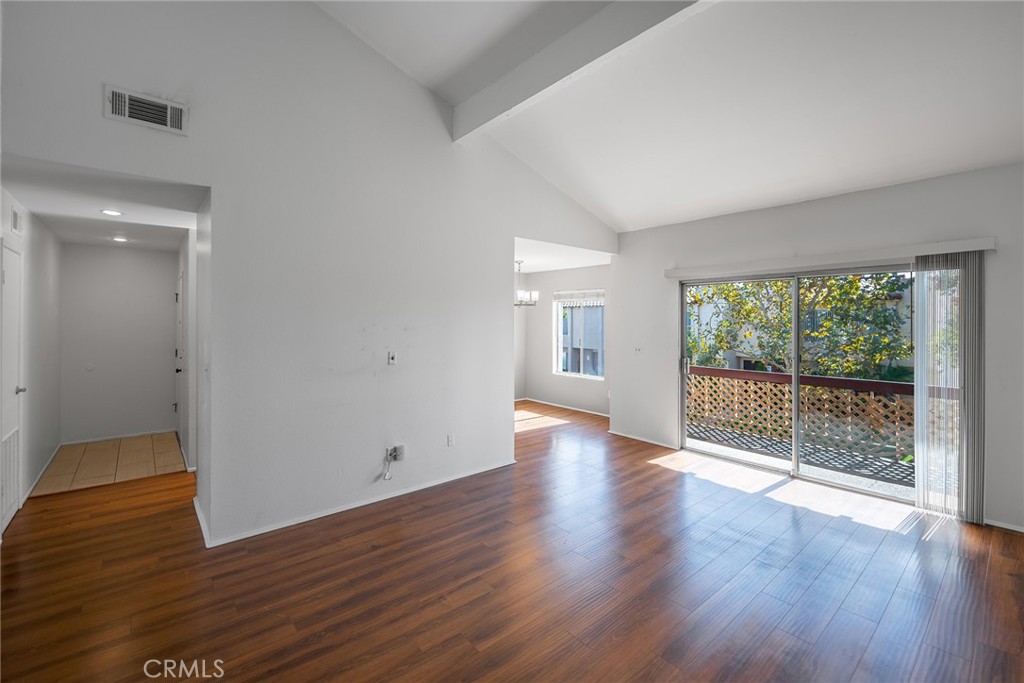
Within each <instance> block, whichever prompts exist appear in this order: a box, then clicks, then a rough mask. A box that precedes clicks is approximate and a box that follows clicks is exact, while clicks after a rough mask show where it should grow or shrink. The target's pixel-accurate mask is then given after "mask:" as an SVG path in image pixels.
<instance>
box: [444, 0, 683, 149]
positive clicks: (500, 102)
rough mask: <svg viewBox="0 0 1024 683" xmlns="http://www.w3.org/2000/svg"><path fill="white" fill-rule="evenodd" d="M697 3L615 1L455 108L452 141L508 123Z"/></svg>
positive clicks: (657, 0)
mask: <svg viewBox="0 0 1024 683" xmlns="http://www.w3.org/2000/svg"><path fill="white" fill-rule="evenodd" d="M694 4H696V1H695V0H688V1H682V2H678V1H669V2H665V1H661V0H655V1H649V0H648V1H634V2H622V1H620V2H612V3H610V4H609V5H608V6H607V7H605V8H604V9H602V10H601V11H600V12H598V13H597V14H595V15H594V16H592V17H591V18H589V19H588V20H586V21H585V22H583V23H582V24H580V25H579V26H577V27H576V28H574V29H573V30H571V31H569V32H568V33H567V34H565V35H564V36H562V37H561V38H559V39H558V40H556V41H555V42H553V43H551V44H550V45H548V46H547V47H545V48H544V49H543V50H541V51H540V52H538V53H537V54H535V55H533V56H532V57H530V58H529V59H528V60H526V61H525V62H523V63H522V64H519V65H518V66H516V67H515V68H514V69H512V70H511V71H509V72H508V73H506V74H505V75H504V76H502V77H501V78H499V79H498V80H496V81H494V82H493V83H491V84H490V85H488V86H487V87H486V88H484V89H483V90H481V91H480V92H478V93H476V94H475V95H473V96H472V97H470V98H468V99H467V100H465V101H463V102H460V103H459V104H457V105H455V112H454V121H453V125H452V139H453V140H460V139H462V138H465V137H466V136H467V135H470V134H471V133H474V132H476V131H479V130H482V129H484V128H485V127H486V126H487V125H488V124H490V123H492V122H494V121H497V120H499V119H502V118H508V117H510V116H512V115H514V114H515V113H516V112H518V111H521V110H522V109H524V108H525V107H527V106H529V105H530V104H531V103H532V102H535V101H537V99H538V98H539V97H541V95H542V94H545V93H547V92H550V91H551V90H553V89H554V88H555V87H556V86H559V85H561V84H564V83H567V82H569V81H571V80H573V79H574V78H577V77H579V76H580V75H581V73H582V72H583V71H584V70H585V69H587V68H591V67H593V66H595V65H597V64H599V63H600V62H602V61H604V60H605V59H609V58H610V57H611V56H612V54H613V53H614V52H615V51H617V50H620V49H623V48H624V47H625V46H626V44H627V43H629V42H631V41H634V40H635V39H637V38H638V37H639V36H641V35H643V34H647V33H648V32H649V31H650V30H651V29H652V28H654V27H655V26H658V25H660V24H663V23H665V22H666V20H668V19H670V18H671V17H673V16H676V15H678V14H679V13H680V12H682V11H683V10H684V9H686V8H687V7H690V6H691V5H694Z"/></svg>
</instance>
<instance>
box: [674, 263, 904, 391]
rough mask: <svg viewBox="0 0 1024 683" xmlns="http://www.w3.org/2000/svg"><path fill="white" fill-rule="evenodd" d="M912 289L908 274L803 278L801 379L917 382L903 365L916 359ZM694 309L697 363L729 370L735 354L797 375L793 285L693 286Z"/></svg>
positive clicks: (691, 338) (691, 321) (692, 340)
mask: <svg viewBox="0 0 1024 683" xmlns="http://www.w3.org/2000/svg"><path fill="white" fill-rule="evenodd" d="M910 283H911V280H910V277H909V276H908V275H906V274H901V273H869V274H862V275H834V276H822V277H813V278H800V328H801V344H800V349H801V353H800V356H801V367H800V372H801V374H811V375H828V376H833V377H858V378H870V379H883V378H884V379H893V380H897V381H909V379H910V378H911V377H912V370H910V368H907V367H904V366H903V365H900V364H899V363H900V361H904V360H907V359H909V358H911V356H912V354H913V347H912V345H911V341H910V340H909V339H908V337H907V334H906V332H905V331H904V326H905V324H906V323H907V321H908V318H909V315H910V314H909V306H907V305H905V304H903V302H904V299H905V298H906V297H908V296H909V295H910ZM907 303H909V302H907ZM901 304H903V305H901ZM687 307H688V308H687V310H688V311H689V316H688V335H687V341H688V353H689V357H690V359H691V362H693V363H695V364H698V365H714V366H719V367H722V366H725V365H726V352H727V351H730V350H731V351H735V352H737V353H738V354H742V355H743V356H746V357H748V358H751V359H754V360H755V361H756V362H759V363H761V364H763V365H765V366H766V367H770V368H772V369H773V370H778V371H783V372H789V371H791V370H792V367H793V359H792V353H791V343H790V336H791V328H792V325H791V321H792V299H791V289H790V281H789V280H763V281H752V282H726V283H719V284H713V285H699V286H691V287H688V288H687ZM908 375H909V376H908Z"/></svg>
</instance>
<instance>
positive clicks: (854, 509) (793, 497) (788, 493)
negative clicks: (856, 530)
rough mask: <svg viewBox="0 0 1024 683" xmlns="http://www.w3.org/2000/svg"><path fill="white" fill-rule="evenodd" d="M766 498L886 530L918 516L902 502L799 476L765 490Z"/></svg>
mask: <svg viewBox="0 0 1024 683" xmlns="http://www.w3.org/2000/svg"><path fill="white" fill-rule="evenodd" d="M766 497H768V498H771V499H772V500H776V501H778V502H780V503H785V504H786V505H795V506H798V507H803V508H808V509H809V510H813V511H814V512H820V513H822V514H825V515H828V516H830V517H849V518H850V519H851V520H853V521H854V522H856V523H858V524H866V525H868V526H873V527H875V528H878V529H885V530H886V531H895V530H897V529H899V528H901V527H902V526H903V523H904V522H905V521H906V519H907V518H908V517H912V516H916V515H917V510H915V509H914V508H913V507H911V506H910V505H907V504H905V503H898V502H896V501H892V500H884V499H882V498H876V497H874V496H866V495H864V494H861V493H855V492H853V491H844V490H842V489H837V488H832V487H830V486H822V485H821V484H815V483H812V482H809V481H802V480H800V479H793V480H792V481H790V482H789V483H787V484H786V485H784V486H780V487H779V488H777V489H775V490H774V491H770V492H768V493H767V494H766Z"/></svg>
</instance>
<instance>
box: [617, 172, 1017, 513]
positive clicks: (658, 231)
mask: <svg viewBox="0 0 1024 683" xmlns="http://www.w3.org/2000/svg"><path fill="white" fill-rule="evenodd" d="M1022 188H1024V172H1022V167H1021V166H1019V165H1018V166H1010V167H1003V168H993V169H984V170H980V171H974V172H970V173H962V174H957V175H950V176H944V177H941V178H934V179H931V180H924V181H921V182H915V183H907V184H903V185H896V186H892V187H887V188H883V189H878V190H870V191H866V192H856V193H852V194H847V195H842V196H839V197H832V198H828V199H821V200H817V201H811V202H804V203H802V204H793V205H789V206H782V207H778V208H772V209H764V210H761V211H751V212H747V213H740V214H734V215H730V216H722V217H719V218H711V219H707V220H701V221H695V222H692V223H686V224H682V225H674V226H667V227H662V228H652V229H650V230H642V231H639V232H633V233H624V234H622V235H621V236H620V242H619V252H618V255H617V256H616V257H615V258H614V259H613V260H612V266H611V268H612V274H611V286H610V289H611V291H612V292H613V296H612V297H610V298H609V304H608V308H609V317H610V318H611V319H612V321H613V324H612V325H610V326H609V330H610V333H609V340H608V342H607V343H608V346H609V350H610V357H609V366H610V374H611V376H610V378H609V379H610V381H611V383H612V385H613V386H614V388H615V389H614V391H613V393H612V400H611V413H612V419H611V428H612V430H613V431H616V432H620V433H624V434H631V435H635V436H637V437H640V438H643V439H648V440H651V441H655V442H659V443H665V444H672V445H678V443H679V412H678V411H679V376H678V370H677V367H678V366H677V363H678V359H679V322H680V321H679V316H680V312H679V306H680V304H679V284H678V282H676V281H674V280H669V279H666V278H665V276H664V271H665V270H666V269H669V268H683V267H688V266H689V267H695V266H700V267H702V268H705V269H706V268H708V267H709V266H713V265H714V264H722V275H723V276H726V275H728V272H727V270H728V268H727V266H728V264H740V263H742V262H747V265H748V266H749V264H754V265H753V266H749V267H750V268H756V263H757V262H758V261H759V260H767V259H786V258H794V259H795V258H797V257H804V256H808V255H814V254H833V253H841V252H843V251H864V250H867V249H884V248H885V247H886V246H898V245H911V244H917V243H924V242H934V241H942V240H955V239H962V238H970V237H989V236H994V237H996V238H997V241H998V251H997V252H995V253H991V254H989V255H988V256H987V258H986V280H985V286H986V296H987V308H986V316H987V317H986V327H985V334H986V345H985V353H986V364H987V365H986V376H985V381H986V432H985V434H986V451H987V457H986V463H985V465H986V478H985V479H986V504H985V514H986V518H987V519H989V520H992V521H993V522H996V523H999V524H1003V525H1010V526H1014V527H1017V528H1024V442H1022V440H1021V428H1020V422H1021V415H1022V414H1024V392H1022V388H1024V384H1022V381H1021V380H1022V376H1024V370H1022V354H1021V340H1022V339H1024V336H1022V335H1024V317H1022V310H1021V305H1020V296H1021V292H1022V291H1024V279H1022V274H1021V273H1022V268H1024V259H1022V243H1024V213H1022V211H1024V208H1022V206H1024V205H1022V192H1024V190H1022ZM636 349H639V351H637V350H636Z"/></svg>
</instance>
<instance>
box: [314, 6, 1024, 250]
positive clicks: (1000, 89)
mask: <svg viewBox="0 0 1024 683" xmlns="http://www.w3.org/2000/svg"><path fill="white" fill-rule="evenodd" d="M318 4H320V6H321V7H323V8H324V9H325V10H326V11H327V12H328V13H329V14H331V15H332V16H333V17H335V18H336V19H338V20H339V21H341V22H342V23H343V24H345V25H347V26H348V27H349V28H351V29H352V30H353V31H354V32H355V33H356V34H357V35H360V36H361V37H362V38H363V39H364V40H366V41H367V42H368V43H370V44H371V45H372V46H373V47H375V48H376V49H377V50H378V51H379V52H381V53H382V54H383V55H385V56H386V57H387V58H389V59H390V60H391V61H393V62H394V63H395V64H396V65H397V66H399V67H400V68H401V69H403V70H405V71H406V72H407V73H409V74H410V75H412V76H413V77H414V78H415V79H416V80H418V81H419V82H420V83H422V84H423V85H425V86H426V87H428V88H430V89H432V90H434V91H435V92H436V93H438V94H439V95H440V96H441V97H443V98H444V99H446V100H447V101H448V102H449V103H451V104H464V102H465V100H466V99H467V98H468V97H469V96H471V95H473V94H474V93H477V92H478V91H480V90H481V88H483V87H484V86H487V85H488V84H490V83H492V82H494V81H496V80H498V79H499V78H500V77H501V76H502V75H503V74H505V73H506V72H508V71H509V70H510V69H511V68H512V67H514V66H516V65H518V64H521V63H522V62H524V61H525V60H527V59H528V58H529V57H530V56H531V54H533V53H536V52H537V51H538V50H540V49H541V48H543V47H545V46H547V45H550V44H552V43H554V42H556V41H560V40H561V41H563V42H564V41H565V37H562V38H560V36H565V34H567V33H569V32H570V31H571V30H572V29H573V28H574V27H577V26H580V25H582V24H584V23H585V22H587V20H588V19H589V18H591V17H593V16H594V15H596V14H597V13H598V12H599V11H600V10H601V9H602V8H604V7H605V6H606V3H602V2H595V3H577V2H486V1H475V2H474V1H469V2H432V1H430V0H427V1H424V2H353V3H349V2H340V3H339V2H321V3H318ZM639 4H642V3H628V4H627V5H626V6H627V7H628V6H629V5H636V6H639ZM1022 8H1024V3H1021V2H975V1H971V0H968V1H966V2H956V1H952V2H947V1H941V0H940V1H927V0H925V1H910V2H895V1H886V2H860V1H854V2H844V1H841V0H840V1H830V2H824V1H822V2H800V1H797V2H744V1H742V0H718V1H717V2H716V1H715V0H701V1H700V2H698V3H697V4H695V5H693V6H691V7H688V8H686V9H683V10H682V11H680V12H678V14H677V15H676V16H673V17H671V18H669V19H668V20H665V21H664V22H663V23H662V24H661V25H660V26H656V27H655V28H654V29H653V30H649V31H642V32H641V33H640V34H639V35H637V36H636V37H634V38H633V39H632V40H631V41H629V42H628V43H627V44H625V45H624V46H622V47H621V48H619V49H614V51H613V52H611V53H608V54H606V55H605V56H604V58H597V59H594V60H593V61H592V63H591V64H590V68H586V69H581V70H579V71H578V72H576V73H573V74H571V75H569V76H567V77H566V78H563V79H561V80H560V81H559V82H558V83H557V84H555V85H553V86H551V87H549V88H548V90H547V91H546V92H544V93H543V96H542V97H534V98H531V99H530V100H529V101H528V102H527V103H525V105H524V106H514V108H513V109H511V110H509V111H507V112H505V114H504V115H503V116H499V117H498V119H497V120H495V121H494V122H493V123H492V125H490V126H489V127H488V128H487V134H490V135H492V136H493V137H494V138H496V139H497V140H498V141H499V142H500V143H501V144H502V145H503V146H505V147H506V148H507V149H508V150H509V151H510V152H511V153H513V154H514V155H516V156H517V157H519V158H520V159H522V160H523V161H524V162H526V163H527V164H528V165H529V166H531V167H532V168H533V169H534V170H535V171H537V173H539V174H540V175H541V176H543V177H544V178H546V179H547V180H549V181H550V182H551V183H552V184H554V185H555V186H556V187H558V188H560V189H561V190H562V191H563V192H565V193H566V194H568V195H569V196H570V197H572V198H574V199H575V200H576V201H577V202H579V203H580V204H581V205H582V206H584V207H586V208H587V209H589V210H590V211H591V212H592V213H594V215H596V216H597V217H598V218H600V219H601V220H603V221H604V222H606V223H607V224H608V225H610V226H612V227H613V228H615V229H616V230H619V231H628V230H638V229H642V228H648V227H653V226H658V225H666V224H672V223H679V222H684V221H690V220H695V219H698V218H704V217H708V216H714V215H720V214H726V213H735V212H739V211H745V210H751V209H757V208H764V207H768V206H777V205H781V204H788V203H793V202H800V201H806V200H809V199H815V198H819V197H825V196H830V195H835V194H842V193H845V192H852V191H856V190H862V189H869V188H875V187H883V186H886V185H892V184H896V183H901V182H908V181H912V180H918V179H923V178H928V177H934V176H938V175H945V174H949V173H955V172H959V171H966V170H971V169H975V168H982V167H986V166H995V165H1001V164H1010V163H1017V162H1020V161H1021V160H1022V159H1024V139H1022V130H1024V111H1022V108H1024V92H1022V83H1024V35H1022V34H1024V16H1022ZM604 14H607V13H602V15H604ZM616 16H617V17H618V19H619V20H621V21H629V20H630V17H629V12H628V11H627V12H622V13H619V14H618V15H616ZM607 20H608V21H612V19H610V18H608V19H607ZM466 144H472V142H471V141H469V142H467V143H466Z"/></svg>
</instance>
